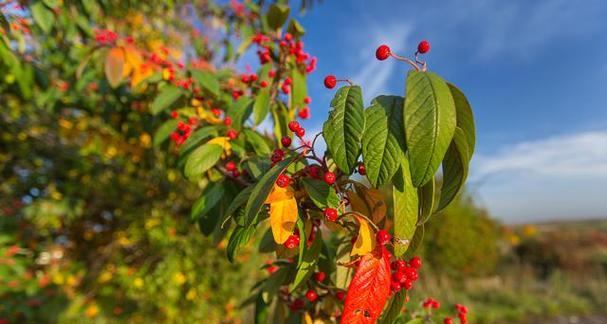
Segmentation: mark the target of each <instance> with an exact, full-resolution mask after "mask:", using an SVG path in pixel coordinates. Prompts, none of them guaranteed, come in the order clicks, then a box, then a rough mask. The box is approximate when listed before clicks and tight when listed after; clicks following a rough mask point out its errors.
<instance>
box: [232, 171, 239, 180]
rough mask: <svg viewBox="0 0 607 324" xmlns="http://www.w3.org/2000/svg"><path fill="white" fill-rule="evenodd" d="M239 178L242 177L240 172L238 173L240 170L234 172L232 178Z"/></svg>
mask: <svg viewBox="0 0 607 324" xmlns="http://www.w3.org/2000/svg"><path fill="white" fill-rule="evenodd" d="M239 176H240V171H238V170H234V171H232V177H234V178H238V177H239Z"/></svg>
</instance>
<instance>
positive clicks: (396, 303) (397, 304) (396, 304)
mask: <svg viewBox="0 0 607 324" xmlns="http://www.w3.org/2000/svg"><path fill="white" fill-rule="evenodd" d="M406 296H407V291H406V290H404V289H401V290H399V291H398V292H397V293H396V294H395V295H394V296H393V297H392V298H391V299H390V303H389V304H388V306H387V307H386V310H385V311H384V312H383V315H382V317H381V319H380V320H379V323H380V324H393V323H394V321H395V320H396V318H397V317H398V316H399V315H400V314H401V312H400V311H401V309H402V308H403V305H404V304H405V297H406Z"/></svg>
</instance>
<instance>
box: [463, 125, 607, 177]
mask: <svg viewBox="0 0 607 324" xmlns="http://www.w3.org/2000/svg"><path fill="white" fill-rule="evenodd" d="M504 172H531V173H538V174H543V175H552V176H555V177H563V176H601V177H607V132H585V133H579V134H570V135H564V136H555V137H551V138H546V139H540V140H535V141H528V142H521V143H518V144H514V145H510V146H507V147H503V148H501V149H500V150H499V151H498V152H497V153H496V154H493V155H491V156H484V155H481V154H478V155H477V157H476V159H475V161H474V168H473V175H472V177H471V179H482V178H484V177H487V176H491V175H494V174H498V173H504Z"/></svg>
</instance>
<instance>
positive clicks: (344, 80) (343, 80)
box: [336, 79, 354, 86]
mask: <svg viewBox="0 0 607 324" xmlns="http://www.w3.org/2000/svg"><path fill="white" fill-rule="evenodd" d="M336 81H337V82H347V83H348V84H349V85H350V86H353V85H354V82H352V81H351V80H349V79H338V80H336Z"/></svg>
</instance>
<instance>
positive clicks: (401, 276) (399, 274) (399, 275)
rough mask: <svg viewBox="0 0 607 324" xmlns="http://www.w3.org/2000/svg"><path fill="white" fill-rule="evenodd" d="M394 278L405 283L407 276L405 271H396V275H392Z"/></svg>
mask: <svg viewBox="0 0 607 324" xmlns="http://www.w3.org/2000/svg"><path fill="white" fill-rule="evenodd" d="M392 280H394V281H396V282H399V283H405V281H406V280H407V276H405V274H404V273H402V272H398V271H397V272H395V273H394V275H392Z"/></svg>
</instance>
